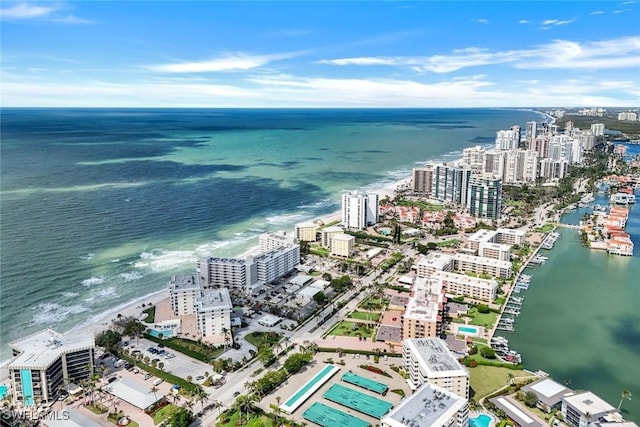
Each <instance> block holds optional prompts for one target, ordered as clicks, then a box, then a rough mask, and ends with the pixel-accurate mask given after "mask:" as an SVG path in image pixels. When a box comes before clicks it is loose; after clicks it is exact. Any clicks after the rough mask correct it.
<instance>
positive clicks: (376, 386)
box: [342, 372, 389, 394]
mask: <svg viewBox="0 0 640 427" xmlns="http://www.w3.org/2000/svg"><path fill="white" fill-rule="evenodd" d="M342 381H344V382H346V383H349V384H353V385H357V386H358V387H362V388H364V389H366V390H369V391H372V392H374V393H378V394H384V393H386V392H387V390H389V387H387V385H386V384H382V383H379V382H378V381H374V380H371V379H369V378H365V377H361V376H360V375H358V374H354V373H353V372H345V374H344V375H343V376H342Z"/></svg>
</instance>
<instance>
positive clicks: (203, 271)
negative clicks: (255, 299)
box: [196, 257, 257, 291]
mask: <svg viewBox="0 0 640 427" xmlns="http://www.w3.org/2000/svg"><path fill="white" fill-rule="evenodd" d="M196 268H197V271H198V275H199V277H200V280H201V283H202V286H203V287H214V288H221V287H225V288H238V289H242V290H244V291H248V288H249V285H251V284H252V283H254V282H255V281H256V279H255V277H256V275H257V272H256V266H255V264H254V263H252V262H248V261H247V260H246V259H240V258H219V257H215V258H205V259H202V260H200V261H198V262H197V263H196Z"/></svg>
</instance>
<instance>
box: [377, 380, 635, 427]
mask: <svg viewBox="0 0 640 427" xmlns="http://www.w3.org/2000/svg"><path fill="white" fill-rule="evenodd" d="M380 426H381V427H427V426H428V427H468V426H469V402H468V401H467V399H466V398H464V397H460V396H458V395H456V394H454V393H451V392H449V391H447V390H445V389H444V388H442V387H438V386H435V385H432V384H429V383H426V384H424V385H423V386H422V387H420V388H419V389H418V390H416V392H415V393H413V394H412V395H411V396H407V397H406V398H405V399H403V400H402V402H400V404H399V405H398V406H397V407H396V408H394V409H393V410H392V411H391V412H389V413H388V414H387V415H385V416H384V417H383V418H382V419H381V420H380ZM625 427H627V426H625Z"/></svg>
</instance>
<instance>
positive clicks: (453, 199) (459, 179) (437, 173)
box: [429, 163, 471, 206]
mask: <svg viewBox="0 0 640 427" xmlns="http://www.w3.org/2000/svg"><path fill="white" fill-rule="evenodd" d="M430 166H431V167H432V169H433V178H432V182H431V194H430V196H429V197H430V198H432V199H434V200H437V201H439V202H442V203H451V204H453V205H455V206H465V204H466V202H467V194H468V192H469V183H470V180H471V169H470V168H469V167H467V166H454V165H447V164H446V163H445V164H436V165H430Z"/></svg>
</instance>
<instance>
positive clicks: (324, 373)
mask: <svg viewBox="0 0 640 427" xmlns="http://www.w3.org/2000/svg"><path fill="white" fill-rule="evenodd" d="M334 368H335V366H334V365H327V366H325V367H324V369H323V370H322V371H320V372H318V373H317V374H316V375H314V377H313V378H311V379H310V380H309V381H307V383H306V384H305V385H303V386H302V387H300V390H298V391H297V392H296V393H295V394H294V395H293V396H291V398H289V400H287V401H286V403H285V405H287V406H293V405H294V404H295V403H296V401H297V400H298V399H300V397H302V395H304V394H305V393H306V392H308V391H309V390H311V388H312V387H313V386H314V385H316V384H317V383H318V382H321V381H326V379H325V377H326V376H327V375H329V373H330V372H331V371H332V370H333V369H334Z"/></svg>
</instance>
